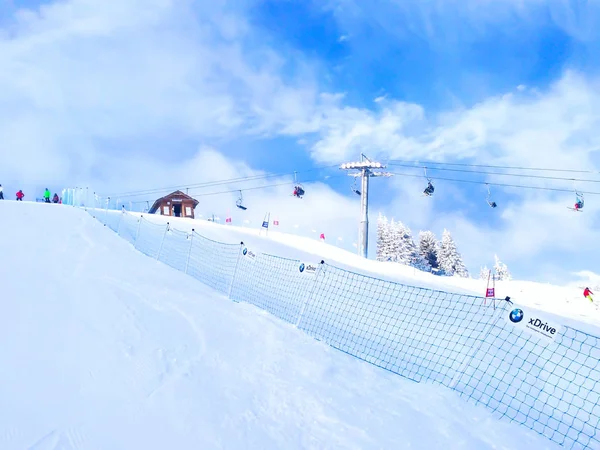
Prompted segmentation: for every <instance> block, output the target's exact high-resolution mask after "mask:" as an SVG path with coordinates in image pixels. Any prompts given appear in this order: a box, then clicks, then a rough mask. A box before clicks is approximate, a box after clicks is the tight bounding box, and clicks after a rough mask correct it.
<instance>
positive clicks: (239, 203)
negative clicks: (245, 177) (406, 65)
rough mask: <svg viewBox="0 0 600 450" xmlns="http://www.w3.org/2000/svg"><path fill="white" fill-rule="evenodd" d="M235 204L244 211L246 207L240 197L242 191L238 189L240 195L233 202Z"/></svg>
mask: <svg viewBox="0 0 600 450" xmlns="http://www.w3.org/2000/svg"><path fill="white" fill-rule="evenodd" d="M235 206H237V207H238V208H240V209H241V210H244V211H246V210H247V209H248V208H246V207H245V206H244V198H243V197H242V191H241V190H240V196H239V198H238V199H237V201H236V202H235Z"/></svg>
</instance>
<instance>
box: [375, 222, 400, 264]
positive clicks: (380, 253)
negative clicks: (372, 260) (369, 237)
mask: <svg viewBox="0 0 600 450" xmlns="http://www.w3.org/2000/svg"><path fill="white" fill-rule="evenodd" d="M393 228H394V219H392V221H391V223H390V222H389V221H388V218H387V217H386V216H384V215H382V214H379V217H378V219H377V261H394V259H395V256H396V246H397V245H396V243H395V242H394V240H395V239H396V237H395V234H394V229H393Z"/></svg>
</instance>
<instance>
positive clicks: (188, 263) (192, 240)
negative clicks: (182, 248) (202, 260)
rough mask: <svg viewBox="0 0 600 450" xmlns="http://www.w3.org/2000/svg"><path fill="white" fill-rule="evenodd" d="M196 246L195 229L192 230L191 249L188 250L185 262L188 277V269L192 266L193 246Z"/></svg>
mask: <svg viewBox="0 0 600 450" xmlns="http://www.w3.org/2000/svg"><path fill="white" fill-rule="evenodd" d="M193 244H194V229H193V228H192V234H191V235H190V249H189V250H188V256H187V261H186V262H185V274H186V275H187V272H188V267H189V265H190V256H192V245H193Z"/></svg>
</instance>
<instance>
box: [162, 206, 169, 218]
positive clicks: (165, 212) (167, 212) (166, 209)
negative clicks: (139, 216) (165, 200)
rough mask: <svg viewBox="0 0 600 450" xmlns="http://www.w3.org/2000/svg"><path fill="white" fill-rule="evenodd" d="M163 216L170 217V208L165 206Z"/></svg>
mask: <svg viewBox="0 0 600 450" xmlns="http://www.w3.org/2000/svg"><path fill="white" fill-rule="evenodd" d="M163 216H170V214H169V207H168V206H163Z"/></svg>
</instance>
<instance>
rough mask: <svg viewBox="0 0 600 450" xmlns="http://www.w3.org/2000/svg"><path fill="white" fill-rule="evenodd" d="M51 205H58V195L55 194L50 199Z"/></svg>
mask: <svg viewBox="0 0 600 450" xmlns="http://www.w3.org/2000/svg"><path fill="white" fill-rule="evenodd" d="M52 203H58V194H57V193H56V192H55V193H54V197H52Z"/></svg>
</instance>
